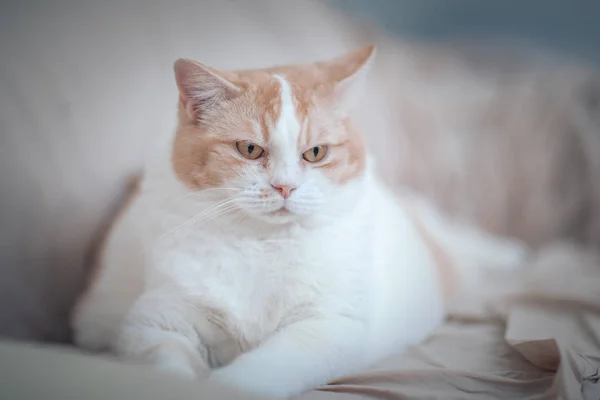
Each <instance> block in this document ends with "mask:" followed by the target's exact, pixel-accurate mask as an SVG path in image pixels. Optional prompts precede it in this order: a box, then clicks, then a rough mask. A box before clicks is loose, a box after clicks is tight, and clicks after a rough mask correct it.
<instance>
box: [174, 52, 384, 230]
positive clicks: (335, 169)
mask: <svg viewBox="0 0 600 400" xmlns="http://www.w3.org/2000/svg"><path fill="white" fill-rule="evenodd" d="M373 57H374V47H373V46H368V47H364V48H361V49H359V50H356V51H353V52H351V53H348V54H346V55H343V56H341V57H337V58H335V59H332V60H329V61H324V62H317V63H314V64H309V65H297V66H282V67H274V68H268V69H256V70H245V71H216V70H214V69H212V68H209V67H206V66H204V65H202V64H199V63H197V62H194V61H190V60H184V59H180V60H178V61H176V62H175V66H174V69H175V77H176V82H177V86H178V88H179V93H180V99H179V126H178V129H177V132H176V136H175V141H174V146H173V154H172V164H173V167H174V170H175V173H176V175H177V177H178V178H179V179H180V180H181V181H182V182H183V183H184V184H185V185H186V186H187V187H188V188H190V189H191V190H194V191H202V190H206V189H209V190H211V191H215V190H216V191H219V189H215V188H221V191H220V193H222V196H221V197H222V199H223V200H225V197H226V196H227V197H228V200H231V201H230V202H229V204H232V205H235V207H236V208H237V209H238V211H240V212H243V213H244V214H246V215H248V216H251V217H255V218H258V219H262V220H265V221H269V222H273V223H282V222H289V221H294V220H299V219H302V218H309V217H311V216H314V215H317V214H319V213H320V212H327V210H334V209H335V208H336V207H340V202H342V201H343V202H348V201H354V199H355V198H356V197H357V193H358V192H357V190H358V191H360V189H357V188H356V186H357V185H356V182H359V181H360V178H361V177H362V176H363V175H364V174H363V172H364V170H365V164H366V150H365V146H364V142H363V139H362V135H361V134H360V133H359V132H358V130H357V128H356V127H355V126H354V125H353V123H352V121H351V114H352V112H353V111H354V110H355V107H356V106H357V105H358V104H357V103H358V100H359V99H360V96H361V86H362V84H363V83H364V81H365V75H366V73H367V70H368V69H369V66H370V64H371V62H372V60H373Z"/></svg>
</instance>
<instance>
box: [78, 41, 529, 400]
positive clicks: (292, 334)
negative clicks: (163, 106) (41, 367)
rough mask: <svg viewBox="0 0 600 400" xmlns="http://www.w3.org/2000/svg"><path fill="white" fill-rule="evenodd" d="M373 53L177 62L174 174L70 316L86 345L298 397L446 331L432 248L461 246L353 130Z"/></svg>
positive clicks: (109, 253) (166, 173)
mask: <svg viewBox="0 0 600 400" xmlns="http://www.w3.org/2000/svg"><path fill="white" fill-rule="evenodd" d="M371 58H372V49H371V48H367V49H362V50H360V51H358V52H354V53H351V54H349V55H346V56H345V57H342V58H338V59H336V60H333V61H331V62H326V63H320V64H315V65H313V66H301V67H282V68H280V69H268V70H257V71H241V72H235V73H217V72H216V71H214V70H211V69H208V68H206V67H203V66H200V65H198V64H194V63H191V62H188V61H186V62H178V63H179V64H176V67H175V70H176V75H177V81H178V85H179V88H180V93H181V99H180V109H179V117H180V125H179V127H178V131H177V134H176V137H175V142H174V145H173V150H172V152H173V153H172V163H171V164H169V165H168V166H166V167H165V168H163V170H162V174H155V175H153V174H149V175H148V176H147V177H146V178H145V179H146V180H145V182H144V185H143V186H142V189H141V191H140V193H138V194H137V197H136V199H135V200H134V201H133V202H132V204H131V205H130V206H129V209H128V210H127V212H126V213H125V214H124V215H123V216H122V218H120V219H119V221H118V222H117V224H116V226H115V227H114V229H113V231H112V233H111V235H110V236H109V237H108V239H107V242H106V244H105V247H104V251H103V253H102V255H101V257H100V267H99V269H98V271H97V273H96V276H95V279H94V281H93V282H92V284H91V286H90V288H89V290H88V292H87V293H86V294H85V296H84V297H83V299H82V301H81V302H80V303H79V305H78V307H77V310H76V313H75V316H74V329H75V337H76V342H77V343H78V345H80V346H83V347H86V348H90V349H94V350H101V349H110V350H113V351H116V352H117V353H119V354H121V355H123V356H126V357H131V358H133V359H142V360H145V361H147V362H150V363H153V364H155V365H156V366H157V367H158V368H159V369H163V370H168V371H170V372H176V373H178V374H180V375H184V376H188V377H193V376H203V375H209V376H210V377H211V378H212V379H215V380H217V381H221V382H223V383H225V384H228V385H232V386H236V387H239V388H241V389H245V390H249V391H252V392H255V393H258V394H260V395H262V396H275V397H286V396H290V395H294V394H298V393H300V392H302V391H305V390H307V389H310V388H313V387H315V386H318V385H321V384H324V383H326V382H327V381H328V380H330V379H332V378H335V377H338V376H341V375H343V374H346V373H349V372H352V371H356V370H358V369H361V368H364V367H366V366H367V365H369V364H371V363H373V362H375V361H377V360H379V359H381V358H384V357H386V356H388V355H391V354H393V353H395V352H397V351H401V350H403V349H404V348H406V346H408V345H410V344H413V343H416V342H418V341H420V340H422V339H423V338H425V337H426V336H427V335H428V334H429V333H430V332H431V331H432V330H433V329H434V328H435V327H436V326H438V325H439V324H440V323H441V322H442V320H443V316H444V310H445V306H446V304H445V302H444V300H445V299H444V290H443V289H444V287H443V286H444V285H445V283H444V282H443V281H444V279H443V277H442V276H441V275H440V267H442V266H441V265H440V257H439V254H436V251H434V248H433V247H432V243H431V237H433V238H435V239H436V240H441V242H440V243H441V247H444V245H445V244H448V243H450V242H451V240H444V237H446V238H447V239H451V238H452V236H453V235H452V233H450V234H448V233H447V232H444V228H443V227H442V228H440V227H436V224H435V223H434V222H431V221H429V222H428V220H427V218H424V219H422V221H423V224H424V225H423V224H422V226H421V228H423V227H424V228H425V231H427V230H428V229H430V228H433V230H435V232H430V233H431V237H430V238H429V239H428V238H427V237H426V236H425V235H423V230H422V229H421V230H419V229H417V227H416V225H415V224H414V219H415V218H418V219H421V218H420V217H419V216H418V215H417V214H413V211H414V210H413V208H411V202H410V201H408V199H404V198H399V197H398V196H395V195H393V194H392V193H391V192H389V191H388V190H387V189H386V188H385V187H384V186H383V184H382V183H381V182H380V180H379V179H378V177H377V174H376V171H375V169H374V166H373V164H372V161H371V160H370V159H369V156H368V154H367V151H366V149H365V148H364V145H363V142H362V140H361V135H360V133H358V132H357V131H356V128H355V127H354V126H353V125H352V122H351V119H350V118H349V115H350V113H351V112H350V110H351V107H352V106H356V100H357V96H359V94H358V93H360V92H357V91H356V89H357V87H358V86H360V83H361V81H362V79H363V77H364V72H365V71H366V67H365V66H366V65H368V63H369V60H370V59H371ZM358 98H359V97H358ZM352 104H354V105H352ZM159 169H160V168H159ZM438 228H439V229H438ZM454 239H456V238H454ZM456 240H458V239H456ZM458 247H460V246H458ZM458 247H457V248H458ZM478 251H481V249H478ZM467 253H468V251H467ZM448 254H449V255H450V256H449V257H447V258H448V259H450V260H451V261H453V262H456V261H459V262H461V261H463V260H466V259H467V258H468V256H463V255H459V256H455V255H456V254H464V252H463V253H461V252H460V251H459V252H457V253H455V254H454V255H453V253H452V250H451V249H450V251H449V252H448ZM515 254H516V256H515V257H514V259H515V261H514V262H512V261H510V257H512V255H511V256H510V257H509V262H507V263H508V264H515V263H517V262H518V260H519V254H520V253H519V252H518V251H517V252H516V253H515ZM492 257H493V254H490V258H492ZM465 264H468V262H466V263H465ZM211 369H214V370H213V371H210V370H211Z"/></svg>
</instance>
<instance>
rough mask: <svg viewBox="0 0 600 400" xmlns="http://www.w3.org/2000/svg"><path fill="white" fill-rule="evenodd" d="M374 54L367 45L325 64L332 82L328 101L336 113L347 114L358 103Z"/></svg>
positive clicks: (374, 49) (372, 49)
mask: <svg viewBox="0 0 600 400" xmlns="http://www.w3.org/2000/svg"><path fill="white" fill-rule="evenodd" d="M375 54H376V48H375V46H374V45H368V46H364V47H361V48H360V49H357V50H354V51H352V52H350V53H347V54H344V55H342V56H341V57H338V58H335V59H333V60H331V61H329V62H328V63H326V67H327V68H328V69H329V71H330V73H329V76H330V77H331V79H332V80H333V82H334V85H333V90H332V92H331V93H330V95H329V100H330V101H331V102H332V103H333V106H334V107H335V109H336V111H338V112H340V113H342V114H348V113H350V112H352V110H353V109H354V108H355V107H356V106H357V104H358V103H359V102H360V99H361V97H362V96H363V94H364V89H365V84H366V83H367V76H368V73H369V71H370V69H371V66H372V64H373V60H374V59H375Z"/></svg>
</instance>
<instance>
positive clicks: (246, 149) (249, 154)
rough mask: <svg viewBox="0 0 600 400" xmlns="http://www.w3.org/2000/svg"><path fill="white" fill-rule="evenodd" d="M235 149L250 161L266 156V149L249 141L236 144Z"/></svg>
mask: <svg viewBox="0 0 600 400" xmlns="http://www.w3.org/2000/svg"><path fill="white" fill-rule="evenodd" d="M235 147H236V148H237V150H238V151H239V152H240V154H241V155H242V156H244V158H247V159H248V160H256V159H258V158H260V157H262V156H263V154H265V149H263V148H262V147H260V146H259V145H257V144H254V143H252V142H249V141H247V140H240V141H239V142H236V143H235Z"/></svg>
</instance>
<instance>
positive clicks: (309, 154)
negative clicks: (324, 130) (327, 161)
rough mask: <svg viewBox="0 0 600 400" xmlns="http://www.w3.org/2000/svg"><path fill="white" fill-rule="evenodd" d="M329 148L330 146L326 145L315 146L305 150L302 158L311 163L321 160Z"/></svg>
mask: <svg viewBox="0 0 600 400" xmlns="http://www.w3.org/2000/svg"><path fill="white" fill-rule="evenodd" d="M327 149H328V148H327V146H325V145H321V146H315V147H313V148H312V149H310V150H307V151H305V152H304V153H303V154H302V158H304V159H305V160H306V161H308V162H310V163H316V162H319V161H321V160H322V159H324V158H325V156H326V155H327Z"/></svg>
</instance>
